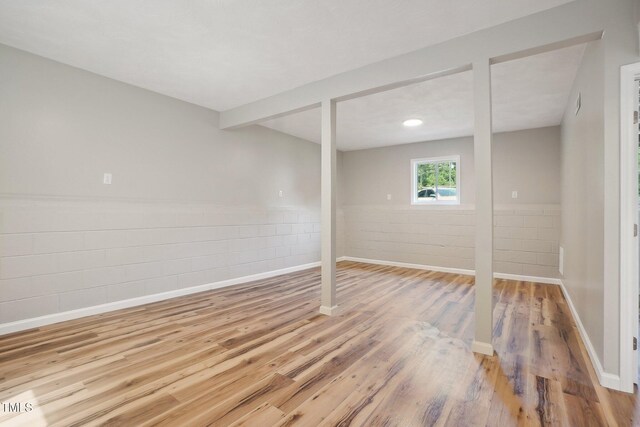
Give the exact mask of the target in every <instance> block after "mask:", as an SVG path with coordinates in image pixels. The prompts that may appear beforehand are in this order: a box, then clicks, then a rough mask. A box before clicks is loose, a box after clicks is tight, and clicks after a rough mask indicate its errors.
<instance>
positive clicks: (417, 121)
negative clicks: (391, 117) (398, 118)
mask: <svg viewBox="0 0 640 427" xmlns="http://www.w3.org/2000/svg"><path fill="white" fill-rule="evenodd" d="M402 124H403V125H405V126H406V127H409V128H412V127H415V126H420V125H421V124H422V120H420V119H408V120H405V121H404V122H402Z"/></svg>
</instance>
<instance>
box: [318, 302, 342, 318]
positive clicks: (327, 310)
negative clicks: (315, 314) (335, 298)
mask: <svg viewBox="0 0 640 427" xmlns="http://www.w3.org/2000/svg"><path fill="white" fill-rule="evenodd" d="M320 313H321V314H324V315H326V316H335V315H337V314H340V307H338V306H337V305H334V306H333V307H329V306H326V305H321V306H320Z"/></svg>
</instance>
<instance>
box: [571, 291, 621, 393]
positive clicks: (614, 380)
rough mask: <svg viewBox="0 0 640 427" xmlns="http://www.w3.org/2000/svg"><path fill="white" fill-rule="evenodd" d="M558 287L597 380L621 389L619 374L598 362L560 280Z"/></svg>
mask: <svg viewBox="0 0 640 427" xmlns="http://www.w3.org/2000/svg"><path fill="white" fill-rule="evenodd" d="M560 289H562V294H563V295H564V299H565V300H566V301H567V304H568V305H569V310H571V315H572V316H573V320H574V321H575V322H576V326H577V327H578V331H579V332H580V337H581V338H582V342H583V343H584V346H585V347H586V348H587V353H588V354H589V358H590V359H591V364H592V365H593V369H594V370H595V371H596V375H597V376H598V381H600V384H601V385H602V386H603V387H607V388H611V389H614V390H621V385H622V384H621V382H620V376H619V375H615V374H611V373H608V372H605V370H604V368H603V367H602V363H600V358H598V353H596V350H595V349H594V348H593V344H592V343H591V340H590V339H589V335H588V334H587V330H586V329H585V328H584V325H583V324H582V320H580V316H579V315H578V311H577V310H576V307H575V306H574V305H573V301H572V300H571V296H569V292H568V291H567V288H565V286H564V283H563V282H562V280H561V281H560Z"/></svg>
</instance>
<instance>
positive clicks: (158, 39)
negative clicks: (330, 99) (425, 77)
mask: <svg viewBox="0 0 640 427" xmlns="http://www.w3.org/2000/svg"><path fill="white" fill-rule="evenodd" d="M567 2H568V0H483V1H478V0H456V1H442V0H323V1H318V0H279V1H264V0H189V1H184V0H182V1H180V0H161V1H159V0H153V1H152V0H110V1H101V0H100V1H99V0H57V1H51V0H29V1H25V0H2V1H0V43H4V44H7V45H10V46H14V47H16V48H19V49H23V50H27V51H29V52H33V53H36V54H38V55H42V56H45V57H48V58H51V59H54V60H57V61H60V62H63V63H66V64H70V65H74V66H76V67H79V68H83V69H86V70H89V71H93V72H95V73H98V74H102V75H104V76H107V77H111V78H113V79H116V80H120V81H123V82H127V83H130V84H134V85H137V86H140V87H144V88H147V89H150V90H153V91H156V92H159V93H163V94H166V95H169V96H173V97H176V98H179V99H183V100H186V101H189V102H192V103H195V104H199V105H203V106H206V107H209V108H213V109H215V110H225V109H228V108H231V107H235V106H238V105H241V104H244V103H247V102H250V101H254V100H257V99H260V98H264V97H267V96H270V95H274V94H276V93H279V92H282V91H284V90H287V89H291V88H294V87H297V86H300V85H303V84H306V83H309V82H312V81H315V80H319V79H322V78H325V77H328V76H331V75H334V74H337V73H340V72H343V71H347V70H350V69H353V68H357V67H360V66H362V65H365V64H368V63H371V62H375V61H379V60H382V59H385V58H388V57H391V56H395V55H399V54H402V53H406V52H409V51H412V50H415V49H419V48H421V47H424V46H427V45H431V44H434V43H438V42H441V41H444V40H447V39H451V38H453V37H457V36H460V35H463V34H466V33H470V32H473V31H476V30H479V29H482V28H486V27H490V26H494V25H497V24H500V23H502V22H506V21H509V20H513V19H516V18H519V17H522V16H526V15H529V14H532V13H535V12H538V11H541V10H544V9H548V8H550V7H554V6H558V5H561V4H563V3H567Z"/></svg>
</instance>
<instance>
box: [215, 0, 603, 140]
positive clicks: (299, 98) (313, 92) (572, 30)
mask: <svg viewBox="0 0 640 427" xmlns="http://www.w3.org/2000/svg"><path fill="white" fill-rule="evenodd" d="M604 3H606V2H602V1H601V0H576V1H574V2H571V3H567V4H565V5H562V6H558V7H555V8H553V9H548V10H546V11H542V12H539V13H536V14H533V15H529V16H526V17H523V18H520V19H516V20H514V21H509V22H506V23H504V24H500V25H497V26H495V27H491V28H487V29H484V30H480V31H476V32H473V33H470V34H467V35H464V36H461V37H457V38H455V39H451V40H448V41H446V42H443V43H439V44H435V45H432V46H428V47H425V48H423V49H419V50H415V51H413V52H409V53H406V54H404V55H399V56H395V57H393V58H389V59H386V60H383V61H380V62H376V63H373V64H369V65H366V66H364V67H360V68H356V69H354V70H351V71H347V72H344V73H341V74H337V75H335V76H332V77H328V78H326V79H323V80H318V81H315V82H313V83H309V84H306V85H303V86H300V87H298V88H295V89H291V90H288V91H285V92H282V93H279V94H277V95H273V96H271V97H268V98H264V99H261V100H258V101H255V102H251V103H248V104H245V105H241V106H239V107H236V108H232V109H229V110H226V111H223V112H221V113H220V128H221V129H232V128H236V127H241V126H247V125H251V124H255V123H258V122H261V121H263V120H267V119H271V118H275V117H278V116H282V115H286V114H290V113H293V112H299V111H304V110H308V109H311V108H314V107H317V106H319V105H320V103H321V102H322V100H326V99H333V100H336V101H344V100H347V99H351V98H357V97H360V96H365V95H368V94H372V93H376V92H381V91H384V90H389V89H394V88H396V87H401V86H405V85H409V84H412V83H417V82H420V81H425V80H429V79H432V78H436V77H441V76H445V75H449V74H454V73H458V72H461V71H466V70H469V69H471V59H472V58H478V57H484V58H488V59H490V60H491V61H492V63H496V62H503V61H507V60H512V59H517V58H519V57H523V56H529V55H534V54H537V53H542V52H545V51H549V50H554V49H559V48H562V47H567V46H571V45H574V44H579V43H586V42H589V41H593V40H598V39H600V38H601V37H602V34H603V30H604V24H603V23H604V22H606V21H605V20H606V16H607V15H608V14H607V7H606V6H607V5H606V4H604Z"/></svg>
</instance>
